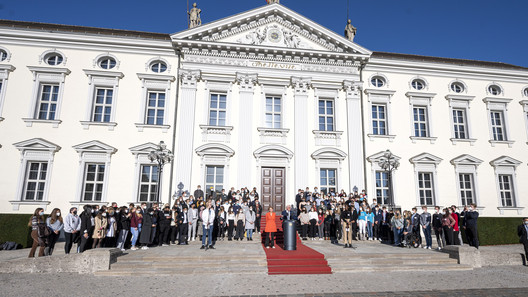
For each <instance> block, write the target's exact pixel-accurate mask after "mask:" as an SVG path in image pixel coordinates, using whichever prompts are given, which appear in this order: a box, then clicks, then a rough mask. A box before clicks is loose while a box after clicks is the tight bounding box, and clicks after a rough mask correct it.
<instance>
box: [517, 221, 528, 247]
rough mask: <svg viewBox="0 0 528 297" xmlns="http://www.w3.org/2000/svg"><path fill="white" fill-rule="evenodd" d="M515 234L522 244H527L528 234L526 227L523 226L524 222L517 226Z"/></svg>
mask: <svg viewBox="0 0 528 297" xmlns="http://www.w3.org/2000/svg"><path fill="white" fill-rule="evenodd" d="M517 235H519V242H520V243H522V244H525V245H527V244H528V237H527V236H528V235H527V234H526V228H525V227H524V224H522V225H520V226H519V227H517Z"/></svg>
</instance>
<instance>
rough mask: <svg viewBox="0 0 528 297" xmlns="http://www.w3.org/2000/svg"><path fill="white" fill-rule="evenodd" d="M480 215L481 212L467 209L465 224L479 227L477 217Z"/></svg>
mask: <svg viewBox="0 0 528 297" xmlns="http://www.w3.org/2000/svg"><path fill="white" fill-rule="evenodd" d="M478 217H479V213H478V212H476V211H466V213H465V215H464V224H463V225H464V226H465V227H466V228H467V227H475V228H476V227H477V219H478Z"/></svg>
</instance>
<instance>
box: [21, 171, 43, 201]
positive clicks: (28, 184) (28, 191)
mask: <svg viewBox="0 0 528 297" xmlns="http://www.w3.org/2000/svg"><path fill="white" fill-rule="evenodd" d="M47 173H48V162H29V163H28V166H27V172H26V178H25V183H24V192H23V195H24V196H23V200H37V201H42V200H43V199H44V189H45V188H46V176H47Z"/></svg>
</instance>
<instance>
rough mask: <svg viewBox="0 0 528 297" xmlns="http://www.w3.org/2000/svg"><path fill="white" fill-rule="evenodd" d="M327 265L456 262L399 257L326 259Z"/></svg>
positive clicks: (452, 261)
mask: <svg viewBox="0 0 528 297" xmlns="http://www.w3.org/2000/svg"><path fill="white" fill-rule="evenodd" d="M327 262H328V264H329V265H332V264H343V265H345V264H346V265H351V266H354V265H375V266H377V265H433V264H434V265H436V264H457V260H456V259H449V258H445V259H418V260H410V259H405V260H400V259H392V260H391V259H354V260H351V259H327Z"/></svg>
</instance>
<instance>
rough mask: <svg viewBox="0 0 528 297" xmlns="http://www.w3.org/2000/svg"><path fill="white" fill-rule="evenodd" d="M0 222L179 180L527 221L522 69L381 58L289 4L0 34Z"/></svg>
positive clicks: (127, 197)
mask: <svg viewBox="0 0 528 297" xmlns="http://www.w3.org/2000/svg"><path fill="white" fill-rule="evenodd" d="M0 53H1V57H0V58H1V59H0V60H1V61H0V159H1V160H2V165H1V168H2V170H0V213H32V212H33V210H34V209H35V208H36V207H44V208H45V209H46V210H47V212H48V211H50V210H51V209H52V208H55V207H59V208H61V209H62V210H63V211H67V210H68V209H69V208H70V207H71V206H80V205H84V204H104V205H106V204H109V203H111V202H114V201H115V202H117V203H118V204H119V205H124V204H128V203H131V202H134V203H137V202H141V201H154V200H155V197H156V186H157V178H158V176H157V172H158V170H157V167H156V165H155V164H154V163H151V161H150V160H149V159H148V154H149V153H150V152H151V151H152V150H154V149H156V146H157V144H158V143H159V142H160V141H164V142H165V144H167V147H168V148H169V149H171V150H172V151H173V152H174V155H175V158H174V162H173V163H172V164H171V163H169V164H167V165H165V167H164V168H163V169H164V170H163V174H162V175H161V189H160V190H161V200H162V201H163V202H165V203H166V202H169V199H174V198H173V194H174V192H175V191H177V190H178V185H183V190H189V191H190V192H192V191H194V189H195V188H196V186H197V185H201V186H202V188H205V189H210V188H214V189H216V190H219V189H222V188H225V189H226V191H227V190H228V189H230V188H231V187H235V188H237V189H239V188H241V187H248V188H250V189H251V188H252V187H256V188H257V190H258V192H259V194H260V196H261V197H262V200H263V201H264V203H265V204H266V205H272V206H274V207H275V208H276V209H277V210H281V209H282V208H283V207H284V206H285V205H286V204H292V203H294V200H295V194H296V193H297V189H299V188H302V189H304V188H306V187H310V189H313V187H315V186H317V187H318V188H319V189H320V190H325V191H340V190H341V189H344V190H345V191H346V192H349V191H351V190H352V188H354V187H357V188H358V189H359V190H360V191H361V190H362V189H365V190H366V191H367V193H368V194H369V200H371V199H372V198H376V197H377V198H379V201H380V202H381V203H383V204H388V203H390V201H388V198H389V197H388V190H389V187H388V182H387V178H388V175H387V173H385V172H384V171H383V169H381V168H380V166H379V165H378V161H379V159H380V158H381V157H382V156H383V154H384V152H385V151H386V150H390V151H391V152H392V153H393V154H394V156H395V157H396V158H397V159H398V160H399V163H400V166H399V167H398V168H397V170H395V171H394V173H393V185H394V203H395V204H396V205H398V206H399V207H402V208H404V209H410V208H411V207H414V206H419V205H429V206H433V205H441V206H445V205H453V204H455V205H458V206H461V205H466V204H469V203H471V202H476V203H477V204H478V207H479V210H480V212H481V214H482V215H484V216H522V215H524V216H526V210H525V209H524V208H525V207H528V199H527V197H526V193H528V183H527V182H526V181H528V166H527V164H528V69H527V68H523V67H520V66H515V65H508V64H503V63H495V62H481V61H471V60H459V59H447V58H437V57H425V56H414V55H406V54H394V53H382V52H372V51H370V50H368V49H366V48H364V47H362V46H360V45H358V44H356V43H354V42H352V41H350V40H348V39H346V38H344V37H342V36H341V34H336V33H334V32H332V31H330V30H328V29H326V28H325V27H323V26H321V25H319V24H317V23H315V22H313V21H311V20H309V19H307V18H305V17H303V16H302V15H299V14H298V13H296V12H294V11H292V10H290V9H288V8H286V7H285V6H283V5H281V4H270V5H265V6H262V7H259V8H256V9H253V10H250V11H247V12H243V13H240V14H237V15H234V16H231V17H227V18H224V19H221V20H218V21H214V22H211V23H208V24H203V25H201V26H197V27H194V28H191V29H188V30H185V31H182V32H179V33H175V34H171V35H169V34H161V33H146V32H136V31H125V30H113V29H99V28H91V27H77V26H67V25H54V24H42V23H31V22H19V21H8V20H2V21H0Z"/></svg>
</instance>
